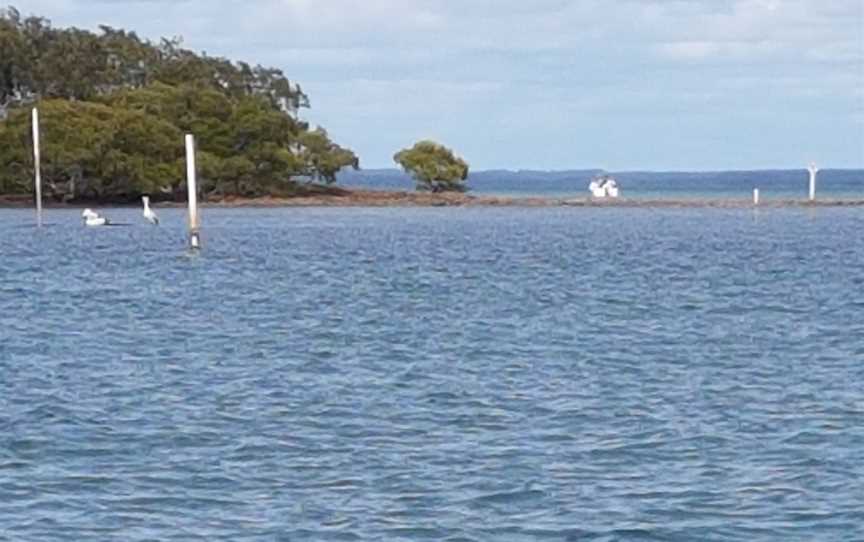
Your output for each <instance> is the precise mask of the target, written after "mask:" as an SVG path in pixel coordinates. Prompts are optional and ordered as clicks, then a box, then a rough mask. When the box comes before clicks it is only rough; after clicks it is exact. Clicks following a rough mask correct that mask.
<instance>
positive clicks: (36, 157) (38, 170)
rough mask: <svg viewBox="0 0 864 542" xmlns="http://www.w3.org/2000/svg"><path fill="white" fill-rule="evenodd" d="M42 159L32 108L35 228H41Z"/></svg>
mask: <svg viewBox="0 0 864 542" xmlns="http://www.w3.org/2000/svg"><path fill="white" fill-rule="evenodd" d="M41 160H42V158H41V156H40V152H39V110H38V109H36V108H35V107H34V108H33V170H34V172H35V177H36V178H35V180H34V182H35V183H36V226H37V227H39V228H41V227H42V162H41Z"/></svg>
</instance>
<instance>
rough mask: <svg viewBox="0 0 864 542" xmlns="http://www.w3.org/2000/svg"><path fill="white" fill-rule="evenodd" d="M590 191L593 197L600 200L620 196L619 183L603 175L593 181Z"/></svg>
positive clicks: (589, 186)
mask: <svg viewBox="0 0 864 542" xmlns="http://www.w3.org/2000/svg"><path fill="white" fill-rule="evenodd" d="M588 191H589V192H591V197H593V198H598V199H605V198H613V199H614V198H617V197H618V196H619V195H620V191H619V189H618V182H617V181H616V180H615V179H614V178H613V177H611V176H609V175H602V176H600V177H595V178H594V179H592V181H591V184H589V185H588Z"/></svg>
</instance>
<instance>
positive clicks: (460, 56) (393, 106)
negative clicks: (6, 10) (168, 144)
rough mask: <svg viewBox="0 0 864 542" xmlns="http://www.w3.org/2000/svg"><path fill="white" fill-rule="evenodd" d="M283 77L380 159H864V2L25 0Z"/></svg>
mask: <svg viewBox="0 0 864 542" xmlns="http://www.w3.org/2000/svg"><path fill="white" fill-rule="evenodd" d="M12 3H13V4H14V5H16V7H17V8H18V9H19V10H20V11H22V12H23V13H25V14H38V15H41V16H45V17H47V18H49V19H51V20H52V22H53V23H54V24H55V25H56V26H77V27H81V28H91V29H95V28H96V27H97V25H99V24H107V25H109V26H114V27H121V28H126V29H131V30H135V31H137V32H138V33H139V35H141V36H143V37H147V38H150V39H154V40H155V39H158V38H160V37H162V36H168V37H173V36H182V37H183V39H184V45H185V46H186V47H188V48H190V49H193V50H196V51H206V52H207V54H209V55H213V56H224V57H227V58H230V59H233V60H244V61H248V62H251V63H261V64H263V65H267V66H273V67H277V68H280V69H282V70H283V71H284V72H285V74H286V76H287V77H288V78H289V79H291V80H292V81H296V82H299V83H300V85H301V86H302V88H303V89H304V91H306V93H307V94H308V95H309V97H310V100H311V104H312V108H311V109H309V110H304V112H303V113H302V116H303V117H304V118H305V119H306V120H308V121H309V122H311V123H313V124H320V125H321V126H323V127H324V128H326V129H327V130H328V132H329V133H330V135H331V136H332V137H333V139H334V140H335V141H337V142H338V143H339V144H341V145H344V146H347V147H349V148H351V149H353V150H354V151H355V152H357V153H358V155H359V156H360V160H361V165H362V166H363V167H364V168H380V167H393V161H392V156H393V154H394V153H395V152H396V151H398V150H399V149H401V148H404V147H407V146H410V145H412V144H413V143H414V142H415V141H417V140H419V139H427V138H428V139H434V140H437V141H440V142H441V143H444V144H446V145H448V146H450V147H452V148H453V149H454V150H456V151H457V153H459V154H460V155H462V156H464V157H465V158H466V160H468V162H469V163H470V164H471V166H472V168H473V169H499V168H500V169H580V168H605V169H608V170H614V171H622V170H659V171H668V170H726V169H764V168H798V167H803V166H804V165H805V164H807V163H809V162H810V161H811V160H812V161H816V162H817V163H818V164H819V165H820V166H821V167H823V168H853V167H854V168H861V167H864V2H862V1H861V0H18V1H17V2H16V0H12Z"/></svg>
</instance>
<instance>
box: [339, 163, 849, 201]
mask: <svg viewBox="0 0 864 542" xmlns="http://www.w3.org/2000/svg"><path fill="white" fill-rule="evenodd" d="M602 173H608V174H610V175H613V176H614V177H615V178H616V179H617V180H618V181H619V184H620V185H621V187H622V190H623V191H624V194H625V195H626V194H630V195H634V194H647V195H650V194H661V193H676V194H686V193H698V194H748V193H750V192H751V191H752V190H753V188H756V187H758V188H760V190H762V192H763V194H766V195H768V196H770V195H771V194H772V193H782V194H787V195H793V194H797V193H799V192H800V193H806V190H807V183H808V174H807V171H806V170H804V169H803V168H802V169H789V170H754V171H703V172H699V171H621V172H614V171H613V172H606V171H604V170H602V169H573V170H563V171H542V170H518V171H512V170H486V171H474V172H471V174H470V175H469V176H468V186H469V188H470V189H471V191H472V192H475V193H480V194H488V193H514V194H537V195H543V194H547V195H548V194H580V193H585V192H587V189H588V183H589V182H590V180H591V179H592V178H593V177H594V176H596V175H598V174H602ZM337 179H338V182H339V184H341V185H342V186H346V187H364V188H370V189H375V190H413V189H414V183H413V181H412V180H411V178H410V177H408V175H406V174H405V173H403V172H402V171H401V170H398V169H367V170H360V171H342V172H340V173H339V174H338V176H337ZM818 182H819V185H818V186H819V189H818V190H819V192H820V193H833V194H844V195H849V194H860V195H861V196H864V170H861V169H826V170H823V171H820V172H819V179H818Z"/></svg>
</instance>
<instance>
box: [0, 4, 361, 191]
mask: <svg viewBox="0 0 864 542" xmlns="http://www.w3.org/2000/svg"><path fill="white" fill-rule="evenodd" d="M31 106H37V107H38V108H39V110H40V117H41V120H42V138H43V140H42V157H43V165H42V167H43V178H44V180H45V183H46V192H47V195H48V196H49V197H50V196H54V197H55V198H57V199H91V198H92V199H127V198H128V199H132V198H137V197H138V196H139V195H140V194H144V193H152V194H153V195H154V196H156V197H161V198H165V199H173V198H175V197H176V198H180V197H182V194H183V190H184V179H183V177H184V176H183V134H184V133H193V134H195V136H196V140H197V143H198V151H199V160H198V161H199V169H200V171H199V176H200V178H201V188H202V190H203V192H204V195H205V197H207V196H208V195H212V196H217V197H218V196H226V195H243V196H257V195H265V194H279V195H282V194H289V193H291V192H293V191H295V190H297V188H298V186H299V185H300V184H302V183H309V182H323V183H332V182H334V181H335V180H336V173H337V172H338V171H339V170H340V169H342V168H344V167H355V168H357V167H358V166H359V162H358V159H357V157H356V156H355V154H354V153H353V152H352V151H350V150H349V149H345V148H342V147H340V146H339V145H337V144H336V143H334V142H333V141H331V140H330V138H329V136H328V134H327V132H326V131H325V130H324V129H323V128H312V127H310V126H309V124H308V123H306V122H303V121H301V120H299V111H300V109H301V108H307V107H309V100H308V97H307V96H306V94H305V93H304V92H303V91H302V90H301V88H300V87H299V85H296V84H294V83H292V82H291V81H289V80H288V79H287V78H286V77H285V75H284V74H283V73H282V72H281V71H280V70H277V69H273V68H265V67H262V66H254V67H253V66H251V65H249V64H246V63H243V62H236V63H234V62H231V61H229V60H226V59H223V58H214V57H209V56H207V55H204V54H200V55H199V54H196V53H193V52H192V51H189V50H186V49H183V48H182V47H181V41H180V40H179V39H172V40H166V39H163V40H162V41H161V42H160V43H159V44H153V43H151V42H149V41H146V40H142V39H141V38H139V37H138V36H137V35H136V34H135V33H134V32H127V31H125V30H118V29H114V28H110V27H106V26H102V27H100V31H99V32H98V33H93V32H89V31H85V30H80V29H76V28H71V29H55V28H53V27H52V26H51V24H50V22H49V21H47V20H46V19H43V18H40V17H27V18H23V17H22V16H21V14H20V13H19V12H18V11H17V10H15V9H14V8H9V9H7V10H0V192H2V193H27V192H30V191H31V190H32V188H31V185H32V183H31V182H30V179H31V178H32V177H31V172H32V167H33V166H32V158H31V149H32V142H31V140H30V116H29V108H30V107H31Z"/></svg>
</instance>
